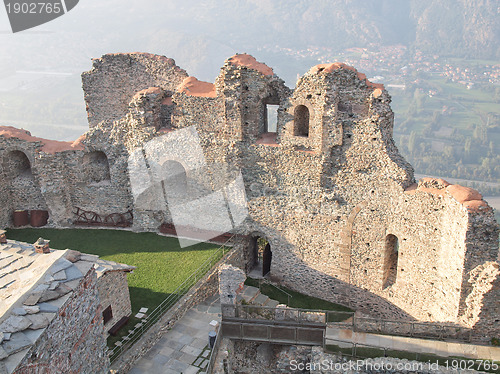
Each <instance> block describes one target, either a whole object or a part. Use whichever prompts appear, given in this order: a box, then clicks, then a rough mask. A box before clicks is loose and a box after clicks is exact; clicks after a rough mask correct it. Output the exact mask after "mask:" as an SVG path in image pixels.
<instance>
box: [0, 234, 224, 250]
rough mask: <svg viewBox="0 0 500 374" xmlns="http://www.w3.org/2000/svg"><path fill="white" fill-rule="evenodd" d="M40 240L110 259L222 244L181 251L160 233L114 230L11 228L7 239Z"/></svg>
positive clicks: (208, 246) (197, 245) (53, 245)
mask: <svg viewBox="0 0 500 374" xmlns="http://www.w3.org/2000/svg"><path fill="white" fill-rule="evenodd" d="M39 237H43V238H44V239H48V240H50V247H51V248H54V249H67V248H70V249H74V250H77V251H81V252H84V253H89V254H98V255H99V256H106V255H112V254H119V253H127V254H132V253H135V252H187V251H200V250H206V249H211V248H214V247H219V246H220V245H218V244H212V243H206V242H199V243H197V244H194V245H192V246H190V247H185V248H181V247H180V246H179V240H178V239H177V238H173V237H167V236H161V235H158V234H156V233H151V232H142V233H136V232H132V231H127V230H110V229H94V228H90V229H73V228H69V229H51V228H22V229H7V238H8V239H13V240H19V241H24V242H27V243H34V242H35V241H36V240H37V239H38V238H39Z"/></svg>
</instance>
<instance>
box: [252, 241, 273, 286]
mask: <svg viewBox="0 0 500 374" xmlns="http://www.w3.org/2000/svg"><path fill="white" fill-rule="evenodd" d="M250 256H251V258H250V263H251V264H252V265H251V270H250V273H251V274H250V276H251V277H252V278H261V277H264V276H266V275H267V274H269V272H270V271H271V260H272V252H271V245H270V244H269V241H268V240H267V239H266V238H265V237H262V236H255V237H253V238H252V241H251V252H250Z"/></svg>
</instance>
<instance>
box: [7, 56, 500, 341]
mask: <svg viewBox="0 0 500 374" xmlns="http://www.w3.org/2000/svg"><path fill="white" fill-rule="evenodd" d="M82 80H83V90H84V97H85V102H86V105H87V113H88V120H89V126H90V129H89V131H88V132H87V133H86V134H85V135H83V136H82V137H81V138H80V139H79V140H78V141H76V142H74V143H64V142H54V141H48V140H44V139H39V138H35V137H32V136H31V135H30V134H29V133H26V132H25V131H23V130H18V129H14V128H7V127H4V128H2V129H1V130H0V135H2V136H1V137H0V160H2V161H1V163H0V166H1V170H0V172H1V173H2V181H1V182H0V191H1V194H0V199H1V200H2V201H1V203H2V204H3V206H4V209H3V210H2V211H1V212H0V223H1V224H5V225H9V224H11V223H12V212H13V211H14V210H16V209H21V210H22V209H24V210H30V209H45V210H47V211H48V212H49V225H53V226H69V225H71V224H72V222H73V220H74V219H75V217H74V213H73V212H74V209H75V207H78V208H81V209H84V210H88V211H94V212H97V213H99V214H100V215H108V214H111V213H114V212H127V211H131V212H133V216H134V219H133V226H132V228H133V229H134V230H137V231H156V230H158V228H159V226H160V225H161V224H171V223H175V222H173V221H175V220H174V219H173V214H174V213H175V212H174V209H173V208H174V207H173V205H172V204H168V203H167V204H165V203H164V200H165V198H164V195H163V193H167V194H168V192H169V191H170V189H169V188H165V186H167V185H166V184H165V183H166V182H165V181H164V180H161V179H160V180H157V179H155V176H154V175H153V174H154V172H155V167H156V166H154V165H151V164H148V163H147V162H143V161H140V162H143V163H144V167H143V168H142V169H140V168H139V169H140V170H141V171H142V174H140V173H139V174H140V175H136V174H135V171H137V170H136V169H134V168H133V166H134V165H132V164H133V163H136V162H139V161H138V160H139V159H138V158H134V155H135V156H137V155H140V156H141V157H142V155H148V154H150V155H151V154H154V155H156V157H157V158H158V160H159V161H158V164H159V165H160V167H163V168H164V169H168V170H169V173H171V174H172V175H175V176H177V177H179V178H180V179H183V182H182V186H183V187H182V188H181V190H183V191H180V192H186V191H187V192H189V193H188V194H187V195H186V196H184V200H182V199H180V201H184V202H185V201H187V202H188V203H189V197H190V196H191V198H192V199H194V197H196V199H198V200H200V201H201V200H203V199H205V200H203V201H206V202H207V204H208V205H209V206H210V204H211V203H210V202H209V200H210V196H211V194H214V193H215V192H217V191H223V192H224V193H222V195H224V196H227V195H228V193H227V192H228V191H226V190H224V188H225V186H227V185H228V184H231V183H232V181H234V180H237V178H238V175H241V178H242V181H243V185H244V190H245V191H244V192H245V194H246V200H247V206H246V209H247V210H248V216H247V217H246V218H245V219H244V220H237V221H238V222H237V223H240V221H242V222H241V223H240V224H234V225H233V226H232V227H233V229H232V232H235V233H238V234H243V235H245V236H246V238H247V239H246V242H245V243H243V244H244V248H245V249H242V250H244V251H245V256H246V259H247V268H246V270H247V271H248V270H250V269H251V268H252V267H253V266H254V265H255V264H256V262H257V242H258V239H259V238H262V239H265V240H267V242H268V243H269V245H268V246H266V249H265V251H264V257H265V258H264V262H265V264H264V265H265V269H264V270H266V271H267V270H269V275H270V277H272V278H273V279H275V280H277V281H280V282H282V283H283V284H286V285H288V286H289V287H291V288H293V289H295V290H298V291H302V292H305V293H308V294H311V295H315V296H319V297H322V298H325V299H327V300H330V301H333V302H338V303H342V304H348V305H351V306H353V307H354V308H356V309H358V310H361V311H363V312H365V313H368V314H371V315H373V316H378V317H385V318H391V319H394V318H402V319H417V320H422V321H437V322H454V323H458V324H461V325H464V326H468V327H471V328H472V327H473V328H474V332H475V333H477V336H487V337H491V336H499V335H500V324H499V323H498V322H499V318H500V317H499V316H500V304H499V302H500V301H499V300H500V276H499V274H500V271H499V252H498V225H497V223H496V221H495V219H494V215H493V212H492V209H491V208H490V207H489V206H488V204H487V203H486V202H485V201H484V200H483V199H482V196H481V194H480V193H479V192H477V191H475V190H472V189H470V188H466V187H462V186H459V185H450V184H449V183H447V182H446V181H444V180H439V179H423V180H420V181H418V182H417V181H415V179H414V175H413V168H412V167H411V165H409V164H408V162H406V160H405V159H404V158H403V157H402V156H401V154H400V153H399V152H398V149H397V148H396V146H395V144H394V140H393V138H392V130H393V117H394V115H393V112H392V111H391V108H390V101H391V99H390V96H389V94H388V93H387V91H386V90H385V89H384V87H383V85H380V84H373V83H371V82H369V81H368V80H367V79H366V77H365V76H364V75H363V74H361V73H359V72H357V71H356V70H355V69H354V68H352V67H349V66H346V65H344V64H339V63H335V64H323V65H317V66H314V67H312V68H311V69H310V70H309V71H308V72H307V73H306V74H304V75H303V76H302V77H301V78H300V79H299V80H298V82H297V85H296V87H295V89H293V90H292V89H290V88H288V87H286V85H285V84H284V82H283V80H281V79H280V78H279V77H277V76H276V75H275V74H274V72H273V70H272V69H271V68H270V67H268V66H266V65H265V64H263V63H260V62H258V61H256V60H255V59H254V58H253V57H251V56H249V55H246V54H239V55H235V56H233V57H231V58H229V59H228V60H226V62H225V64H224V66H223V67H222V68H221V70H220V74H219V76H218V77H217V78H216V80H215V82H214V83H213V84H212V83H208V82H200V81H198V80H197V79H196V78H194V77H190V76H188V74H187V73H186V72H185V71H184V70H182V69H180V68H179V67H177V66H176V65H175V63H174V61H173V60H172V59H169V58H166V57H163V56H157V55H151V54H146V53H129V54H108V55H104V56H102V57H101V58H98V59H94V60H93V65H92V69H91V70H90V71H88V72H85V73H83V75H82ZM186 129H195V133H193V132H191V135H192V138H191V139H194V140H196V141H194V140H193V142H192V143H191V144H190V145H188V146H186V145H182V144H180V145H179V144H177V143H176V140H175V134H178V133H179V131H181V130H186ZM163 139H165V141H166V142H167V143H166V144H169V146H168V147H166V146H164V144H165V143H163V146H162V140H163ZM195 143H196V144H195ZM193 144H195V146H193ZM193 149H198V150H201V152H202V155H203V160H201V161H200V160H199V159H193V157H192V153H193V152H192V151H193ZM190 152H191V153H190ZM134 170H135V171H134ZM133 171H134V172H133ZM152 175H153V176H152ZM148 178H151V180H150V181H149V182H147V181H145V182H144V185H139V186H138V185H137V183H138V182H137V181H141V180H146V179H148ZM131 181H133V182H134V183H132V182H131ZM150 182H151V183H150ZM148 183H149V184H150V187H151V188H150V187H148ZM154 183H156V184H157V185H158V186H160V185H161V186H162V188H163V190H162V189H160V188H156V187H154V186H153V184H154ZM139 184H140V183H139ZM162 191H163V193H162ZM193 196H194V197H193ZM162 199H163V203H160V200H162ZM167 200H169V197H168V196H167ZM210 201H212V200H210ZM228 205H231V204H228ZM184 206H185V207H186V209H187V207H188V206H189V204H187V203H186V204H185V205H184ZM211 207H212V206H210V208H211ZM176 208H177V207H176ZM229 208H231V207H229ZM240 216H241V215H240ZM198 218H199V219H200V221H202V220H203V219H205V220H206V217H204V215H201V214H200V215H199V217H198ZM210 218H211V216H210ZM230 218H231V217H230ZM232 218H234V217H232ZM233 221H234V220H233ZM233 221H231V222H233ZM214 222H215V221H214ZM233 223H234V222H233ZM214 224H215V223H214Z"/></svg>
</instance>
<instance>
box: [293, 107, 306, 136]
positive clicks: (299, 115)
mask: <svg viewBox="0 0 500 374" xmlns="http://www.w3.org/2000/svg"><path fill="white" fill-rule="evenodd" d="M293 135H295V136H304V137H308V136H309V109H308V108H307V107H306V106H305V105H297V106H296V107H295V110H294V126H293Z"/></svg>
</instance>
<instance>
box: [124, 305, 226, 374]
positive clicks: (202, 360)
mask: <svg viewBox="0 0 500 374" xmlns="http://www.w3.org/2000/svg"><path fill="white" fill-rule="evenodd" d="M212 320H216V321H218V322H220V302H219V297H218V295H217V296H214V297H211V298H209V299H207V300H206V301H205V302H203V303H201V304H199V305H197V306H195V307H194V308H192V309H190V310H189V311H188V312H187V313H186V314H185V315H184V317H183V318H182V319H181V320H179V321H178V322H177V323H176V324H175V326H174V328H173V329H172V330H170V331H169V332H167V333H166V334H165V335H164V336H163V337H162V338H161V339H160V340H159V341H158V343H157V344H156V345H155V346H154V347H153V349H151V351H149V352H148V353H147V354H146V355H145V356H144V357H143V358H141V359H140V360H139V362H138V363H137V364H136V365H135V366H134V367H133V368H132V369H131V370H130V371H129V373H130V374H158V373H162V374H173V373H176V374H178V373H183V374H196V373H203V372H204V369H205V368H206V367H207V365H208V358H209V356H210V349H209V348H208V333H209V331H211V330H212V329H213V328H212V326H210V322H211V321H212Z"/></svg>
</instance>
